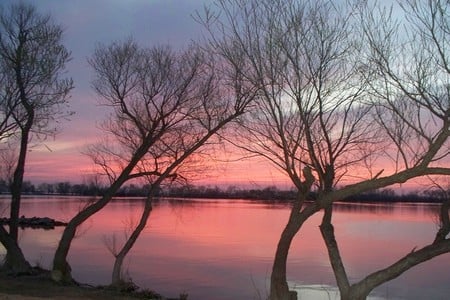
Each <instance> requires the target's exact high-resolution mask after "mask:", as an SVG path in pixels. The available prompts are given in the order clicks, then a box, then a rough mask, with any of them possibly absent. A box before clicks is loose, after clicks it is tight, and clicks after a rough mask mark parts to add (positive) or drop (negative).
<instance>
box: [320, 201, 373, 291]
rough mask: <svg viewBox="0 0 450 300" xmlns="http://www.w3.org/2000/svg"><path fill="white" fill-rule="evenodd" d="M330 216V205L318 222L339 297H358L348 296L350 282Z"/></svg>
mask: <svg viewBox="0 0 450 300" xmlns="http://www.w3.org/2000/svg"><path fill="white" fill-rule="evenodd" d="M331 216H332V206H331V205H330V206H328V207H327V208H326V209H325V213H324V216H323V218H322V224H320V232H321V233H322V237H323V240H324V242H325V245H326V247H327V251H328V257H329V258H330V263H331V267H332V268H333V272H334V276H335V278H336V282H337V286H338V288H339V292H340V295H341V299H359V298H351V296H350V291H351V289H350V282H349V280H348V276H347V272H346V271H345V267H344V264H343V262H342V258H341V254H340V251H339V247H338V244H337V241H336V236H335V235H334V227H333V224H331ZM363 299H365V298H363Z"/></svg>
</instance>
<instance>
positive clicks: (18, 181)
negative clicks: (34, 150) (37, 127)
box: [9, 115, 34, 241]
mask: <svg viewBox="0 0 450 300" xmlns="http://www.w3.org/2000/svg"><path fill="white" fill-rule="evenodd" d="M33 119H34V117H33V115H31V116H30V117H29V118H28V121H27V124H26V125H25V127H24V128H23V129H22V135H21V138H20V149H19V158H18V160H17V165H16V169H15V170H14V175H13V181H12V183H11V211H10V220H9V235H10V237H11V238H12V239H13V240H15V241H17V237H18V232H19V214H20V201H21V195H22V185H23V175H24V173H25V161H26V156H27V151H28V139H29V135H30V130H31V125H32V124H33Z"/></svg>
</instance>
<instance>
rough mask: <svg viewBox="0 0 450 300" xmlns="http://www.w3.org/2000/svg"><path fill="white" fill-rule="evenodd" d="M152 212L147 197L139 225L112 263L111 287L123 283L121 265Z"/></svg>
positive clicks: (149, 200) (149, 199)
mask: <svg viewBox="0 0 450 300" xmlns="http://www.w3.org/2000/svg"><path fill="white" fill-rule="evenodd" d="M151 211H152V198H151V197H149V198H148V199H146V201H145V206H144V211H143V212H142V216H141V219H140V221H139V224H138V225H137V226H136V228H135V229H134V231H133V233H132V234H131V236H130V237H129V238H128V240H127V241H126V243H125V245H124V246H123V247H122V249H121V250H120V252H119V253H118V254H117V255H116V259H115V261H114V268H113V273H112V280H111V285H112V286H120V284H121V283H123V278H122V265H123V261H124V259H125V257H126V256H127V254H128V252H130V250H131V248H132V247H133V245H134V243H135V242H136V240H137V239H138V237H139V235H140V234H141V232H142V231H143V230H144V228H145V226H146V225H147V220H148V218H149V216H150V213H151Z"/></svg>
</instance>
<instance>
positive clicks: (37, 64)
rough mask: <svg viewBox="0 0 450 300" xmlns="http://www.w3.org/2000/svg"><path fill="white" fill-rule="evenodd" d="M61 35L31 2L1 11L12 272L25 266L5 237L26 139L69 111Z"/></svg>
mask: <svg viewBox="0 0 450 300" xmlns="http://www.w3.org/2000/svg"><path fill="white" fill-rule="evenodd" d="M62 35H63V30H62V27H61V26H60V25H57V24H54V22H53V20H52V18H51V16H50V15H42V14H40V13H38V12H37V11H36V9H35V7H34V6H32V5H28V4H24V3H19V4H13V5H11V6H10V7H9V8H7V9H2V11H1V15H0V68H1V70H0V72H1V74H2V75H1V80H2V82H1V87H0V97H1V103H0V111H1V112H0V115H1V117H2V120H0V123H1V125H0V127H1V129H2V130H3V132H2V133H1V136H2V139H5V138H8V139H11V138H16V137H17V140H18V145H19V147H18V155H17V158H18V159H17V162H16V164H15V167H14V168H15V169H14V174H13V177H12V180H11V195H12V198H11V214H10V224H9V233H7V232H6V230H5V229H4V228H3V227H1V228H0V240H1V241H2V243H3V244H4V245H5V247H6V248H7V255H6V264H7V266H9V267H10V268H12V269H13V270H15V271H18V272H22V271H24V270H26V269H28V268H29V264H28V263H27V262H25V261H24V260H23V255H22V254H21V252H20V251H19V248H18V247H16V246H17V245H15V246H14V247H13V248H10V246H11V243H16V244H17V235H18V217H19V211H20V200H21V189H22V183H23V175H24V172H25V162H26V155H27V152H28V145H29V142H30V139H31V137H32V136H36V137H39V138H45V136H47V135H48V134H53V133H54V128H52V127H51V123H52V122H53V121H55V120H56V119H58V118H60V117H62V116H66V115H68V114H69V113H68V112H67V109H66V106H67V98H68V94H69V92H70V90H71V89H72V80H71V79H66V78H63V75H64V69H65V65H66V63H67V62H68V60H69V59H70V53H69V52H68V51H67V50H66V48H65V47H64V46H63V44H62ZM5 130H6V131H5ZM7 234H8V236H7ZM19 257H20V258H19Z"/></svg>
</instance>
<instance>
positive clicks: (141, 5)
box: [2, 0, 291, 188]
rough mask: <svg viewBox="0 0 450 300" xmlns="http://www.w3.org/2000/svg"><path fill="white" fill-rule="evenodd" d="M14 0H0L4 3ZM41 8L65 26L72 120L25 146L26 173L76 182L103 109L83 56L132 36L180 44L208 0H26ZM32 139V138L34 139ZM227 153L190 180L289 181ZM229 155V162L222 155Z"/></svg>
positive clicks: (195, 31)
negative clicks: (27, 149)
mask: <svg viewBox="0 0 450 300" xmlns="http://www.w3.org/2000/svg"><path fill="white" fill-rule="evenodd" d="M13 2H16V1H15V0H3V1H2V4H3V6H8V5H10V4H11V3H13ZM25 2H26V3H32V4H34V5H35V6H36V7H37V9H38V11H39V12H40V13H50V14H51V15H52V16H53V18H54V20H55V21H56V22H57V23H59V24H62V25H63V27H64V28H65V35H64V44H65V45H66V47H67V48H68V49H69V50H70V51H71V52H72V60H71V61H70V63H69V64H68V68H67V75H68V76H70V77H72V78H73V80H74V85H75V88H74V89H73V91H72V93H71V98H70V105H71V110H73V111H74V112H75V115H73V116H72V117H71V118H70V121H66V120H62V122H61V124H60V126H59V128H60V132H59V134H58V135H57V136H56V137H55V138H49V139H48V140H46V141H45V142H44V143H34V146H33V147H32V149H31V151H30V152H29V156H28V161H27V166H26V173H25V179H26V180H30V181H32V182H33V183H40V182H60V181H71V182H73V183H80V182H83V181H85V180H86V179H87V178H89V176H90V174H92V172H93V164H92V163H91V161H90V159H89V158H88V157H86V156H84V155H83V154H82V153H81V152H82V151H83V149H84V148H85V147H86V146H87V145H88V144H92V143H95V142H96V141H98V140H99V136H100V135H101V131H100V130H99V129H98V125H99V123H100V122H101V121H102V120H104V119H105V117H106V110H105V108H104V107H101V106H99V105H98V98H97V97H96V95H95V93H94V91H93V90H92V89H91V87H90V80H91V79H92V76H93V74H92V72H91V69H90V67H89V65H88V63H87V60H86V59H87V58H88V57H89V56H90V55H91V54H92V52H93V50H94V49H95V47H96V46H97V45H98V44H109V43H110V42H112V41H118V40H123V39H126V38H128V37H130V36H132V37H133V38H134V39H136V40H137V41H138V42H139V43H140V44H141V45H142V46H149V47H151V46H154V45H158V44H170V45H172V46H174V47H183V46H185V45H186V44H188V43H189V41H190V40H192V39H197V38H198V37H199V36H200V35H201V33H202V26H201V25H200V24H198V23H196V22H195V21H194V20H193V18H192V14H193V13H194V12H195V11H196V10H202V9H203V7H204V6H205V5H210V4H211V3H212V0H127V1H125V0H77V1H65V0H59V1H56V0H25ZM33 142H35V141H33ZM236 158H237V156H236V154H232V153H227V154H226V155H225V156H224V158H222V161H217V162H216V161H210V162H208V164H209V165H212V168H211V169H212V171H210V172H209V173H208V174H204V175H203V179H202V180H200V181H197V182H193V183H194V184H209V185H219V186H227V185H242V186H246V187H248V186H251V187H256V188H262V187H266V186H268V185H276V186H278V187H280V188H287V187H290V186H291V184H290V181H289V179H287V178H286V177H285V176H284V175H283V174H282V173H281V172H280V171H278V170H277V169H275V168H274V167H272V166H271V165H270V164H269V163H268V162H266V161H264V160H263V159H259V160H253V161H238V162H236V161H235V159H236ZM227 159H230V160H233V162H228V163H225V162H223V161H225V160H227Z"/></svg>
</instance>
